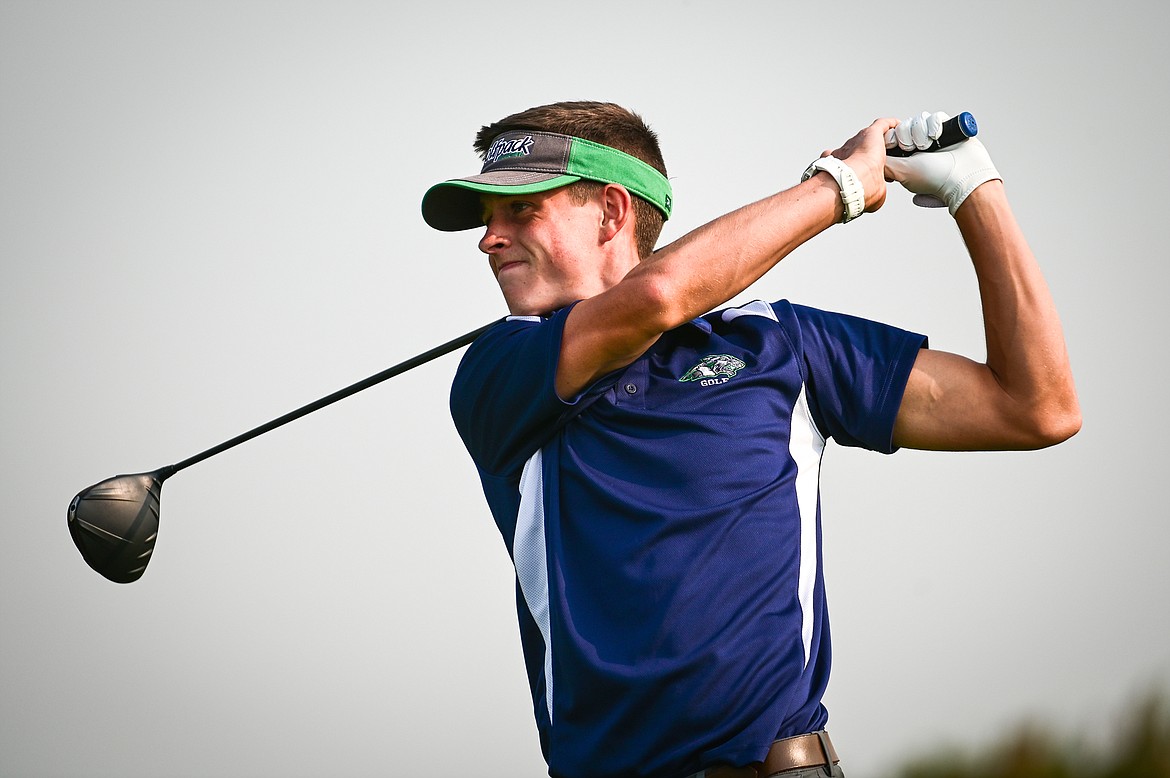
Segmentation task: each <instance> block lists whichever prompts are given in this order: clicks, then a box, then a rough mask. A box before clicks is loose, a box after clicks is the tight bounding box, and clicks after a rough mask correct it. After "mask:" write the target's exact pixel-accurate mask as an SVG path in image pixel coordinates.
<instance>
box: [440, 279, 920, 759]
mask: <svg viewBox="0 0 1170 778" xmlns="http://www.w3.org/2000/svg"><path fill="white" fill-rule="evenodd" d="M569 310H570V309H565V310H562V311H559V312H557V313H555V314H553V315H552V316H551V317H550V318H547V319H542V318H537V317H512V318H510V319H508V320H507V321H505V322H503V323H501V324H499V325H497V326H496V327H493V328H492V329H490V330H489V331H488V332H486V333H485V334H484V335H482V336H481V337H480V338H479V339H478V340H477V341H476V342H475V343H474V344H472V346H471V347H470V348H469V349H468V351H467V353H466V354H465V355H464V357H463V360H462V361H461V363H460V366H459V369H458V371H457V374H456V376H455V381H454V384H453V387H452V393H451V411H452V416H453V418H454V421H455V426H456V428H457V429H458V431H459V434H460V436H461V437H462V438H463V441H464V443H465V445H466V446H467V449H468V451H469V452H470V454H471V457H472V459H473V460H474V462H475V465H476V467H477V469H478V471H479V475H480V479H481V482H482V484H483V490H484V494H485V496H486V497H487V501H488V505H489V507H490V509H491V512H492V515H493V517H494V518H495V521H496V524H497V526H498V527H499V530H500V533H501V535H502V536H503V539H504V542H505V544H506V546H507V548H508V552H509V554H510V555H511V558H512V560H513V562H514V564H515V568H516V578H517V609H518V612H519V619H520V631H521V640H522V645H523V650H524V658H525V663H526V666H527V669H528V676H529V681H530V685H531V689H532V695H533V703H534V710H535V715H536V721H537V727H538V729H539V732H540V738H541V746H542V749H543V752H544V755H545V758H546V759H547V760H548V763H549V768H550V773H551V774H552V775H554V776H565V778H578V777H579V776H581V777H583V776H590V777H591V778H598V777H600V776H651V777H653V778H678V776H683V775H687V774H689V773H691V772H694V771H697V770H699V769H702V768H703V767H704V766H706V765H709V764H715V763H730V764H747V763H749V762H753V761H759V760H762V759H763V757H764V755H765V754H766V753H767V750H768V747H769V745H770V744H771V742H772V741H773V740H774V739H775V738H777V737H787V736H790V735H797V734H802V733H805V732H811V731H815V730H817V729H819V728H821V727H823V726H824V724H825V721H826V719H827V713H826V711H825V709H824V707H823V706H822V705H821V696H822V694H823V692H824V690H825V686H826V683H827V681H828V675H829V664H830V647H829V625H828V619H827V611H826V607H825V597H824V580H823V577H822V573H821V553H820V517H819V496H818V481H819V472H820V461H821V453H822V451H823V449H824V445H825V441H826V440H827V439H829V438H832V439H834V440H836V441H837V442H838V443H840V444H842V445H847V446H861V447H865V448H869V449H873V450H876V451H881V452H887V453H888V452H891V451H893V444H892V441H891V438H892V430H893V424H894V418H895V416H896V414H897V411H898V406H899V404H900V402H901V398H902V393H903V390H904V388H905V383H906V379H907V377H908V376H909V373H910V369H911V367H912V366H913V363H914V359H915V357H916V355H917V353H918V350H919V349H920V348H922V347H924V346H925V345H926V339H925V338H924V337H923V336H921V335H915V334H913V333H909V332H906V331H904V330H900V329H897V328H893V327H889V326H886V325H882V324H878V323H875V322H870V321H866V320H863V319H858V318H855V317H850V316H844V315H840V314H833V313H828V312H824V311H820V310H816V309H813V308H808V307H803V306H797V305H792V304H790V303H788V302H778V303H775V304H768V303H764V302H759V301H757V302H754V303H750V304H748V305H745V306H743V307H740V308H731V309H726V310H724V311H721V312H716V313H712V314H708V315H707V316H704V317H703V318H701V319H696V320H694V321H692V322H690V323H688V324H687V325H684V326H682V327H679V328H678V329H675V330H672V331H670V332H667V333H664V334H663V335H662V337H661V338H660V339H659V340H658V341H657V342H656V343H655V344H654V346H652V347H651V348H650V350H649V351H647V352H646V353H645V354H644V355H642V356H641V357H640V358H639V359H637V360H636V361H635V362H633V363H632V364H631V365H629V366H628V367H626V368H625V369H623V370H621V371H618V372H616V373H614V374H612V375H610V376H607V377H606V378H605V379H603V380H602V381H600V382H598V383H597V384H596V385H594V386H592V387H590V389H589V390H588V391H587V392H585V393H584V394H583V395H582V396H581V397H579V398H575V400H574V401H573V402H565V401H562V400H561V399H560V398H559V397H558V396H557V394H556V391H555V389H554V377H555V374H556V367H557V360H558V357H559V352H560V341H561V334H562V331H563V327H564V321H565V317H566V316H567V315H568V312H569Z"/></svg>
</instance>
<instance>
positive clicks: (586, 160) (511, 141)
mask: <svg viewBox="0 0 1170 778" xmlns="http://www.w3.org/2000/svg"><path fill="white" fill-rule="evenodd" d="M582 179H585V180H588V181H600V182H602V183H606V184H621V185H622V186H624V187H625V188H626V189H628V190H630V193H631V194H633V195H637V196H638V197H641V198H642V199H643V200H646V201H647V202H649V203H650V204H651V205H653V206H654V207H655V208H657V209H658V210H659V211H662V215H663V217H664V218H667V219H669V218H670V210H671V205H672V203H671V190H670V182H669V181H667V180H666V177H665V176H664V175H662V174H661V173H659V172H658V171H657V170H655V169H654V168H653V167H651V166H650V165H648V164H646V163H645V162H643V161H642V160H640V159H638V158H637V157H634V156H631V155H629V154H626V153H625V152H623V151H618V150H617V149H614V148H610V147H609V146H603V145H602V144H600V143H594V142H593V141H589V140H585V139H584V138H574V137H571V136H569V135H558V134H556V133H552V132H533V131H528V130H513V131H511V132H505V133H503V134H501V135H500V136H499V137H498V138H496V139H495V141H494V142H493V143H492V145H491V148H489V149H488V152H487V155H486V157H485V159H484V163H483V170H481V171H480V173H479V175H477V176H469V177H467V178H454V179H451V180H450V181H444V182H442V183H441V184H435V185H434V186H432V187H431V188H430V189H428V190H427V193H426V194H425V195H423V201H422V214H423V219H425V220H426V223H427V224H429V225H431V226H432V227H434V228H435V229H436V230H442V231H444V232H456V231H458V230H470V229H473V228H476V227H482V226H483V216H482V209H481V208H480V203H479V196H480V194H482V193H485V192H486V193H490V194H500V195H523V194H532V193H534V192H547V191H548V190H550V189H557V188H558V187H562V186H568V185H569V184H575V183H577V182H578V181H580V180H582Z"/></svg>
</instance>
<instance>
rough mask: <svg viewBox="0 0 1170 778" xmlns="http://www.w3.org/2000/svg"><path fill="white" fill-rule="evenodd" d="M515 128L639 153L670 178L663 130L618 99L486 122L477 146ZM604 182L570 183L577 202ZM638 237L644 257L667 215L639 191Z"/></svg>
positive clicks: (481, 150) (482, 148)
mask: <svg viewBox="0 0 1170 778" xmlns="http://www.w3.org/2000/svg"><path fill="white" fill-rule="evenodd" d="M511 130H529V131H538V132H555V133H559V134H561V135H570V136H572V137H574V138H584V139H585V140H591V141H593V142H595V143H601V144H604V145H606V146H609V147H611V148H615V149H617V150H618V151H624V152H625V153H627V154H629V155H631V156H634V157H637V158H638V159H640V160H642V161H643V162H645V163H646V164H648V165H650V166H651V167H653V168H654V169H655V170H657V171H658V172H659V173H661V174H662V175H663V176H666V162H665V161H663V159H662V150H661V148H659V145H658V134H657V133H655V132H654V130H652V129H650V126H649V125H648V124H646V122H645V121H644V120H643V119H642V117H641V116H639V115H638V114H636V113H634V112H633V111H631V110H629V109H627V108H623V107H622V106H620V105H617V104H615V103H602V102H595V101H590V100H578V101H567V102H559V103H550V104H548V105H539V106H536V107H534V108H529V109H527V110H524V111H520V112H519V113H514V114H512V115H511V116H506V117H504V118H503V119H500V120H499V121H498V122H493V123H491V124H486V125H484V126H483V127H481V128H480V130H479V132H478V133H477V134H476V136H475V150H476V152H477V153H478V154H479V155H480V157H481V158H482V157H484V156H485V155H486V154H487V151H488V149H489V148H490V147H491V145H492V141H494V140H495V139H496V137H498V136H499V135H502V134H503V133H505V132H509V131H511ZM600 186H604V185H603V184H598V183H597V182H595V181H584V180H582V181H578V182H577V183H576V184H573V185H571V186H570V189H571V190H572V191H573V193H574V197H575V198H576V199H577V201H578V202H584V201H585V200H586V199H587V198H588V197H590V196H592V195H593V193H594V192H596V191H597V189H598V188H599V187H600ZM633 201H634V239H635V241H636V243H637V246H638V255H639V256H640V257H641V258H642V259H645V258H646V257H648V256H650V255H651V254H653V253H654V246H655V245H656V244H657V242H658V237H659V236H660V235H661V234H662V226H663V224H664V223H665V221H666V218H665V217H664V216H663V215H662V212H661V211H660V210H658V208H657V207H656V206H654V205H652V204H651V203H650V202H649V201H647V200H643V199H642V198H641V197H638V196H637V195H634V197H633Z"/></svg>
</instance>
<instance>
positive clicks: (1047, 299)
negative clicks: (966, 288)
mask: <svg viewBox="0 0 1170 778" xmlns="http://www.w3.org/2000/svg"><path fill="white" fill-rule="evenodd" d="M955 221H956V223H957V224H958V226H959V230H960V232H961V233H962V236H963V240H964V241H965V242H966V244H967V249H968V251H969V253H970V255H971V261H972V263H973V265H974V267H975V273H976V277H977V279H978V284H979V295H980V301H981V304H982V308H983V321H984V331H985V337H986V345H987V359H986V365H987V369H988V370H989V371H990V372H991V374H992V376H993V377H994V379H995V381H996V383H997V384H998V385H999V387H1000V388H1001V389H1002V391H1003V394H1004V399H1005V403H1006V407H1007V410H1008V413H1009V414H1011V416H1012V417H1013V419H1014V422H1015V423H1017V424H1020V425H1024V426H1025V427H1026V428H1029V429H1031V430H1032V431H1033V432H1034V433H1035V434H1036V435H1037V437H1038V438H1039V439H1040V440H1041V441H1043V442H1055V441H1056V440H1063V439H1064V438H1066V437H1068V436H1069V435H1071V434H1072V433H1073V432H1075V431H1076V428H1078V427H1079V424H1080V411H1079V406H1078V404H1077V398H1076V390H1075V388H1074V383H1073V378H1072V370H1071V367H1070V364H1069V358H1068V351H1067V349H1066V347H1065V342H1064V332H1063V329H1062V328H1061V324H1060V317H1059V315H1058V314H1057V311H1056V305H1055V303H1054V301H1053V299H1052V295H1051V293H1050V292H1049V289H1048V284H1047V283H1046V281H1045V280H1044V277H1043V275H1042V273H1041V271H1040V266H1039V264H1038V263H1037V261H1036V258H1035V257H1034V256H1033V254H1032V251H1031V249H1030V248H1029V247H1028V244H1027V241H1026V239H1025V238H1024V235H1023V232H1022V231H1021V230H1020V227H1019V225H1018V224H1017V223H1016V220H1015V217H1014V215H1013V213H1012V210H1011V208H1010V206H1009V205H1008V201H1007V197H1006V195H1005V193H1004V188H1003V183H1002V182H1001V181H998V180H994V181H989V182H987V183H986V184H983V185H982V186H980V187H979V188H978V189H976V190H975V191H974V192H973V193H972V194H971V195H970V196H969V197H968V198H967V199H966V200H965V201H964V203H963V205H962V206H961V207H960V208H959V209H958V211H956V213H955Z"/></svg>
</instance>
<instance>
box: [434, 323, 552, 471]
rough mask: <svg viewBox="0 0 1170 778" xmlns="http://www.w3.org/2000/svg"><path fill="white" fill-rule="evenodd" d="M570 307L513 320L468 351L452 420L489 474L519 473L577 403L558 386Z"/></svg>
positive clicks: (455, 387) (453, 395)
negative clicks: (559, 391) (564, 397)
mask: <svg viewBox="0 0 1170 778" xmlns="http://www.w3.org/2000/svg"><path fill="white" fill-rule="evenodd" d="M569 310H570V309H568V308H566V309H564V310H561V311H558V312H557V313H555V314H553V316H552V317H551V318H549V319H536V318H535V317H523V318H520V317H517V318H511V319H507V320H505V321H504V322H501V323H500V324H498V325H496V326H495V327H492V328H491V329H490V330H488V331H487V332H485V333H484V334H483V335H481V336H480V337H479V338H477V339H476V341H475V342H474V343H472V344H471V347H470V348H469V349H468V350H467V352H466V353H465V354H464V355H463V359H462V360H461V361H460V363H459V369H458V370H457V371H456V373H455V380H454V382H453V383H452V385H451V418H452V419H453V420H454V422H455V428H456V430H458V432H459V436H460V437H461V438H462V439H463V444H464V445H465V446H466V447H467V451H468V453H470V454H471V458H472V460H473V461H474V462H475V464H476V465H477V466H478V467H479V468H480V470H482V471H483V472H485V473H490V474H494V475H505V474H508V473H510V472H512V471H518V470H519V468H521V467H523V465H524V462H526V461H527V460H528V459H529V458H530V457H531V456H532V455H533V454H534V453H535V452H536V451H537V450H538V449H539V448H540V447H541V446H543V445H544V444H545V443H546V442H547V441H548V438H549V437H550V436H551V434H552V433H553V431H555V429H556V427H557V423H558V421H559V420H560V418H561V416H562V415H564V414H565V413H567V412H569V411H571V409H572V407H573V403H571V402H565V401H563V400H561V399H560V398H559V397H558V396H557V393H556V387H555V378H556V371H557V362H558V360H559V358H560V347H561V335H562V333H563V332H564V326H565V318H566V316H567V315H568V312H569Z"/></svg>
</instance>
